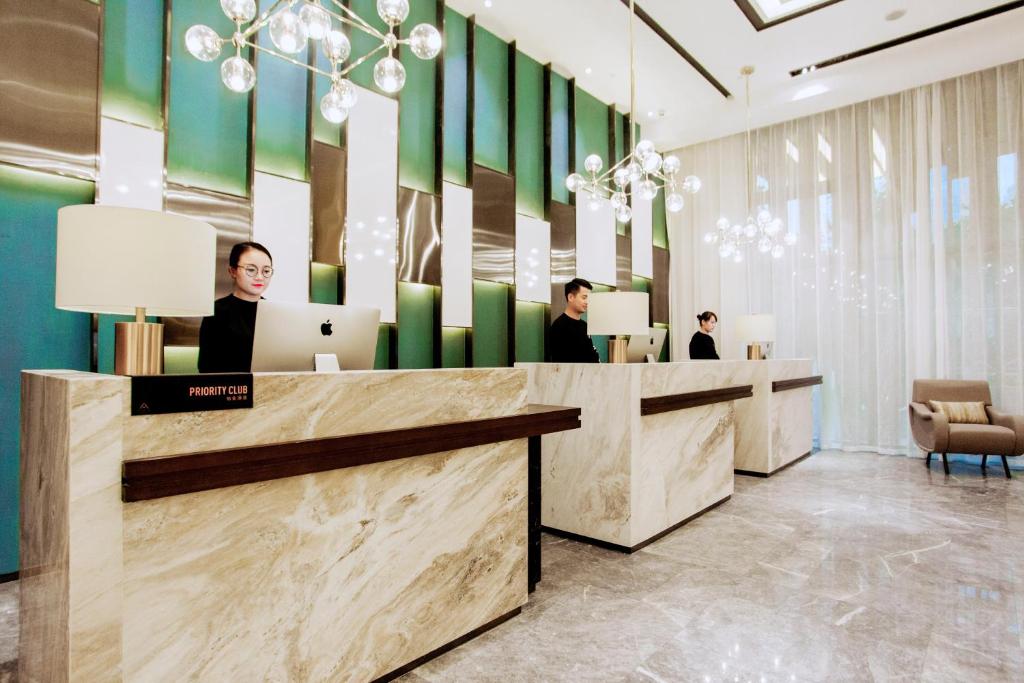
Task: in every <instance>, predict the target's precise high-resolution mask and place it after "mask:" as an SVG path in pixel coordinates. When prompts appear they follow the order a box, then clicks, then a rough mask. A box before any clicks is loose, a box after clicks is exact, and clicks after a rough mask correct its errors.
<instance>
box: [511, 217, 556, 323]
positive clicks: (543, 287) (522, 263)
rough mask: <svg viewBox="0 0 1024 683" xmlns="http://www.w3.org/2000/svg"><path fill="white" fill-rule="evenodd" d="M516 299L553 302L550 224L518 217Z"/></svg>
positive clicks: (545, 302)
mask: <svg viewBox="0 0 1024 683" xmlns="http://www.w3.org/2000/svg"><path fill="white" fill-rule="evenodd" d="M516 299H518V300H520V301H536V302H538V303H543V304H549V303H551V225H550V224H549V223H547V222H546V221H542V220H538V219H536V218H531V217H529V216H523V215H517V216H516Z"/></svg>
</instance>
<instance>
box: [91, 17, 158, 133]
mask: <svg viewBox="0 0 1024 683" xmlns="http://www.w3.org/2000/svg"><path fill="white" fill-rule="evenodd" d="M129 27H130V30H129ZM163 68H164V3H163V0H149V2H138V0H134V1H133V0H106V2H104V3H103V92H102V102H101V108H102V109H103V114H104V115H105V116H112V117H114V118H116V119H121V120H122V121H130V122H132V123H137V124H139V125H140V126H149V127H150V128H158V129H159V128H163V121H164V116H163V82H164V78H163Z"/></svg>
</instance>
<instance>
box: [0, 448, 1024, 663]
mask: <svg viewBox="0 0 1024 683" xmlns="http://www.w3.org/2000/svg"><path fill="white" fill-rule="evenodd" d="M1015 477H1016V478H1015V479H1013V480H1012V481H1007V480H1006V479H1005V478H1004V477H1003V476H1002V471H1001V468H999V467H996V468H990V469H989V476H987V477H985V476H982V474H981V471H980V468H978V466H977V465H976V464H962V463H954V464H953V466H952V475H951V476H950V477H949V478H946V477H944V476H943V474H942V469H941V465H935V464H933V465H932V469H931V470H926V469H925V467H924V463H923V461H921V460H914V459H908V458H902V457H897V456H879V455H866V454H851V453H835V452H822V453H817V454H815V455H814V456H813V457H811V458H809V459H808V460H805V461H804V462H802V463H799V464H798V465H796V466H794V467H792V468H790V469H788V470H786V471H784V472H782V473H780V474H778V475H776V476H774V477H772V478H771V479H753V478H748V477H737V479H736V494H735V495H734V496H733V498H732V500H730V501H729V502H728V503H726V504H725V505H722V506H721V507H719V508H717V509H716V510H714V511H712V512H710V513H708V514H707V515H705V516H704V517H701V518H700V519H698V520H696V521H694V522H692V523H691V524H689V525H687V526H685V527H683V528H682V529H680V530H678V531H676V532H675V533H673V534H670V535H669V536H667V537H666V538H664V539H662V540H661V541H659V542H657V543H655V544H652V545H651V546H648V547H647V548H646V549H645V550H642V551H640V552H638V553H635V554H633V555H622V554H619V553H614V552H610V551H605V550H601V549H599V548H595V547H592V546H588V545H583V544H579V543H574V542H571V541H564V540H561V539H558V538H555V537H550V536H546V537H545V539H544V578H543V581H542V583H541V584H540V586H539V587H538V590H537V592H536V593H534V594H533V595H532V596H531V601H530V603H529V605H527V607H526V608H524V610H523V613H522V614H521V615H520V616H518V617H516V618H514V619H512V620H511V621H509V622H507V623H505V624H503V625H502V626H499V627H498V628H496V629H494V630H492V631H490V632H488V633H486V634H484V635H483V636H481V637H479V638H477V639H476V640H473V641H471V642H469V643H467V644H465V645H463V646H462V647H460V648H458V649H456V650H454V651H452V652H450V653H448V654H446V655H444V656H443V657H441V658H439V659H436V660H434V661H432V662H430V663H428V664H426V665H424V666H422V667H420V668H419V669H417V670H416V671H414V672H413V673H410V674H408V675H406V676H405V677H403V678H402V679H400V680H401V681H403V682H405V683H422V682H423V681H459V682H463V681H502V682H507V681H531V682H532V681H666V682H667V681H672V682H676V681H687V682H688V681H696V682H701V681H709V682H710V681H732V682H739V681H754V682H758V681H872V680H877V681H893V680H900V681H922V680H923V681H951V682H952V681H956V682H959V681H1024V634H1022V631H1021V623H1022V622H1021V620H1022V617H1024V472H1019V471H1018V472H1017V473H1016V474H1015ZM16 591H17V585H16V584H3V585H0V683H3V682H4V681H5V680H7V681H10V680H13V670H14V665H13V663H12V662H11V661H10V659H11V658H12V657H13V656H14V652H15V647H14V645H15V640H16V637H17V635H16V628H15V615H14V605H15V604H16V600H17V592H16Z"/></svg>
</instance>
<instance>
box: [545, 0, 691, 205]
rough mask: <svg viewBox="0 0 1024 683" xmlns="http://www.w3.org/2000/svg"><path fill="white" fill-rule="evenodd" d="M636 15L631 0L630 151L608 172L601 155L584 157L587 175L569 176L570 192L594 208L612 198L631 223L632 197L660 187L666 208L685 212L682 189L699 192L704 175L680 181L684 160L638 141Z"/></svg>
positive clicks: (650, 193)
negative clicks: (630, 202)
mask: <svg viewBox="0 0 1024 683" xmlns="http://www.w3.org/2000/svg"><path fill="white" fill-rule="evenodd" d="M635 18H636V11H635V8H634V0H630V2H629V119H630V125H629V149H630V151H629V153H628V154H626V156H625V157H623V159H622V160H620V161H619V162H618V163H617V164H615V165H614V166H612V167H611V168H609V169H608V170H607V171H604V173H602V172H601V170H602V169H603V168H604V161H603V160H602V159H601V157H600V155H598V154H591V155H590V156H588V157H587V158H586V159H584V160H583V167H584V169H586V172H587V175H582V174H580V173H572V174H570V175H569V177H568V178H566V179H565V186H566V187H568V188H569V191H570V192H574V193H577V194H579V193H585V194H586V195H587V207H588V208H589V209H590V210H591V211H597V210H599V209H600V208H601V206H602V204H603V200H605V199H610V200H611V205H612V208H613V209H614V210H615V218H616V219H618V221H619V222H620V223H628V222H629V220H630V219H631V218H632V217H633V209H632V208H631V207H630V205H629V197H630V196H631V195H634V194H635V195H636V196H638V197H640V198H641V199H645V200H651V199H654V198H655V197H657V196H658V190H659V189H662V188H664V190H665V208H667V209H668V210H669V211H671V212H673V213H676V212H679V211H682V209H683V204H684V203H685V201H684V199H683V195H682V192H686V193H689V194H695V193H696V192H697V191H699V190H700V178H698V177H697V176H692V175H689V176H686V177H685V178H683V179H682V181H680V180H679V169H680V165H681V164H680V162H679V158H678V157H676V156H673V155H669V156H666V157H664V158H662V156H661V155H660V154H658V152H657V151H656V150H655V149H654V143H652V142H651V141H650V140H641V141H640V142H639V143H637V142H636V140H635V126H634V124H633V121H635V120H636V119H635V117H634V112H635V111H636V48H635V46H634V42H633V22H634V19H635Z"/></svg>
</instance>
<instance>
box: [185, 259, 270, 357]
mask: <svg viewBox="0 0 1024 683" xmlns="http://www.w3.org/2000/svg"><path fill="white" fill-rule="evenodd" d="M228 273H229V274H230V275H231V279H232V280H234V281H235V289H234V291H233V292H231V294H228V295H227V296H226V297H224V298H222V299H217V300H216V301H215V302H213V315H212V316H210V317H207V318H203V324H202V326H201V327H200V328H199V372H249V368H250V367H251V365H252V337H253V333H254V332H255V331H256V304H257V302H258V301H259V300H260V299H261V298H262V297H263V294H264V292H266V291H267V288H268V287H269V286H270V280H271V278H272V277H273V276H274V260H273V258H272V257H271V256H270V251H269V250H268V249H267V248H266V247H264V246H263V245H262V244H260V243H258V242H241V243H239V244H236V245H235V246H233V247H231V255H230V256H228Z"/></svg>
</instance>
